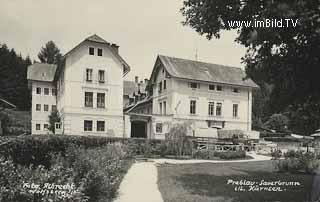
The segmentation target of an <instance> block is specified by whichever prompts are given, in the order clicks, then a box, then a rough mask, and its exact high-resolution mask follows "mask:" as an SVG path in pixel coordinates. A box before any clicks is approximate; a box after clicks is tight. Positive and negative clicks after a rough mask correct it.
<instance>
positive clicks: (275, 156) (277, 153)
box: [271, 149, 282, 160]
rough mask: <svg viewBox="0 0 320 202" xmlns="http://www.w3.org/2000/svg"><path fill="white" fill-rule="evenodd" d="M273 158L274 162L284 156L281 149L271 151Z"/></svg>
mask: <svg viewBox="0 0 320 202" xmlns="http://www.w3.org/2000/svg"><path fill="white" fill-rule="evenodd" d="M271 156H272V159H274V160H276V159H279V158H281V156H282V152H281V150H279V149H276V150H273V151H271Z"/></svg>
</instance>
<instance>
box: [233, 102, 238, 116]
mask: <svg viewBox="0 0 320 202" xmlns="http://www.w3.org/2000/svg"><path fill="white" fill-rule="evenodd" d="M238 108H239V105H238V104H233V107H232V114H233V117H238Z"/></svg>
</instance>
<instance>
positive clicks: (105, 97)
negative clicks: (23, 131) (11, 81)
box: [28, 35, 130, 137]
mask: <svg viewBox="0 0 320 202" xmlns="http://www.w3.org/2000/svg"><path fill="white" fill-rule="evenodd" d="M118 48H119V46H117V45H116V44H110V43H108V42H107V41H105V40H104V39H102V38H101V37H99V36H97V35H93V36H90V37H88V38H86V39H85V40H84V41H82V42H81V43H80V44H78V45H77V46H76V47H74V48H73V49H72V50H71V51H69V52H68V53H67V54H65V55H64V57H63V61H62V64H61V65H59V66H56V65H49V64H39V63H35V64H33V65H31V66H30V67H29V68H28V80H29V83H30V86H31V88H32V134H46V133H49V131H48V130H47V128H48V126H49V119H48V116H49V114H50V113H51V111H52V110H55V109H57V110H58V111H59V113H60V116H61V124H62V125H61V127H62V131H63V134H67V135H69V134H70V135H88V134H90V135H105V136H120V137H122V136H123V127H124V125H123V100H122V99H123V93H122V91H123V76H124V75H125V74H126V73H128V71H129V70H130V67H129V65H128V64H127V63H126V62H125V61H124V59H123V58H122V57H121V56H120V55H119V52H118Z"/></svg>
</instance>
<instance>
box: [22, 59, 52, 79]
mask: <svg viewBox="0 0 320 202" xmlns="http://www.w3.org/2000/svg"><path fill="white" fill-rule="evenodd" d="M56 70H57V65H54V64H46V63H34V64H32V65H30V66H29V67H28V73H27V79H28V80H34V81H47V82H52V81H53V80H54V76H55V73H56Z"/></svg>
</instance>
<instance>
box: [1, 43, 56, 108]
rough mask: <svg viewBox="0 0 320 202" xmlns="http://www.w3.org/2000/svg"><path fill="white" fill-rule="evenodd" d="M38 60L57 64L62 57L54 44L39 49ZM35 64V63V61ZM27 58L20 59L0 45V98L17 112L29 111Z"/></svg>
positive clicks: (28, 62)
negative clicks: (14, 106)
mask: <svg viewBox="0 0 320 202" xmlns="http://www.w3.org/2000/svg"><path fill="white" fill-rule="evenodd" d="M38 58H39V60H40V61H41V62H42V63H49V64H58V63H59V61H60V60H61V58H62V56H61V53H60V50H59V49H58V48H57V46H56V45H55V43H54V42H52V41H49V42H48V43H47V44H46V45H45V46H44V47H42V48H41V50H40V52H39V54H38ZM35 62H36V61H35ZM31 64H32V62H31V59H30V57H29V56H27V57H25V58H24V57H22V56H21V55H20V54H17V53H16V51H15V50H14V49H9V48H8V47H7V45H6V44H0V97H3V98H4V99H6V100H8V101H9V102H11V103H13V104H15V105H16V106H17V107H18V109H19V110H30V107H31V93H30V91H29V89H28V81H27V68H28V66H29V65H31Z"/></svg>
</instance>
